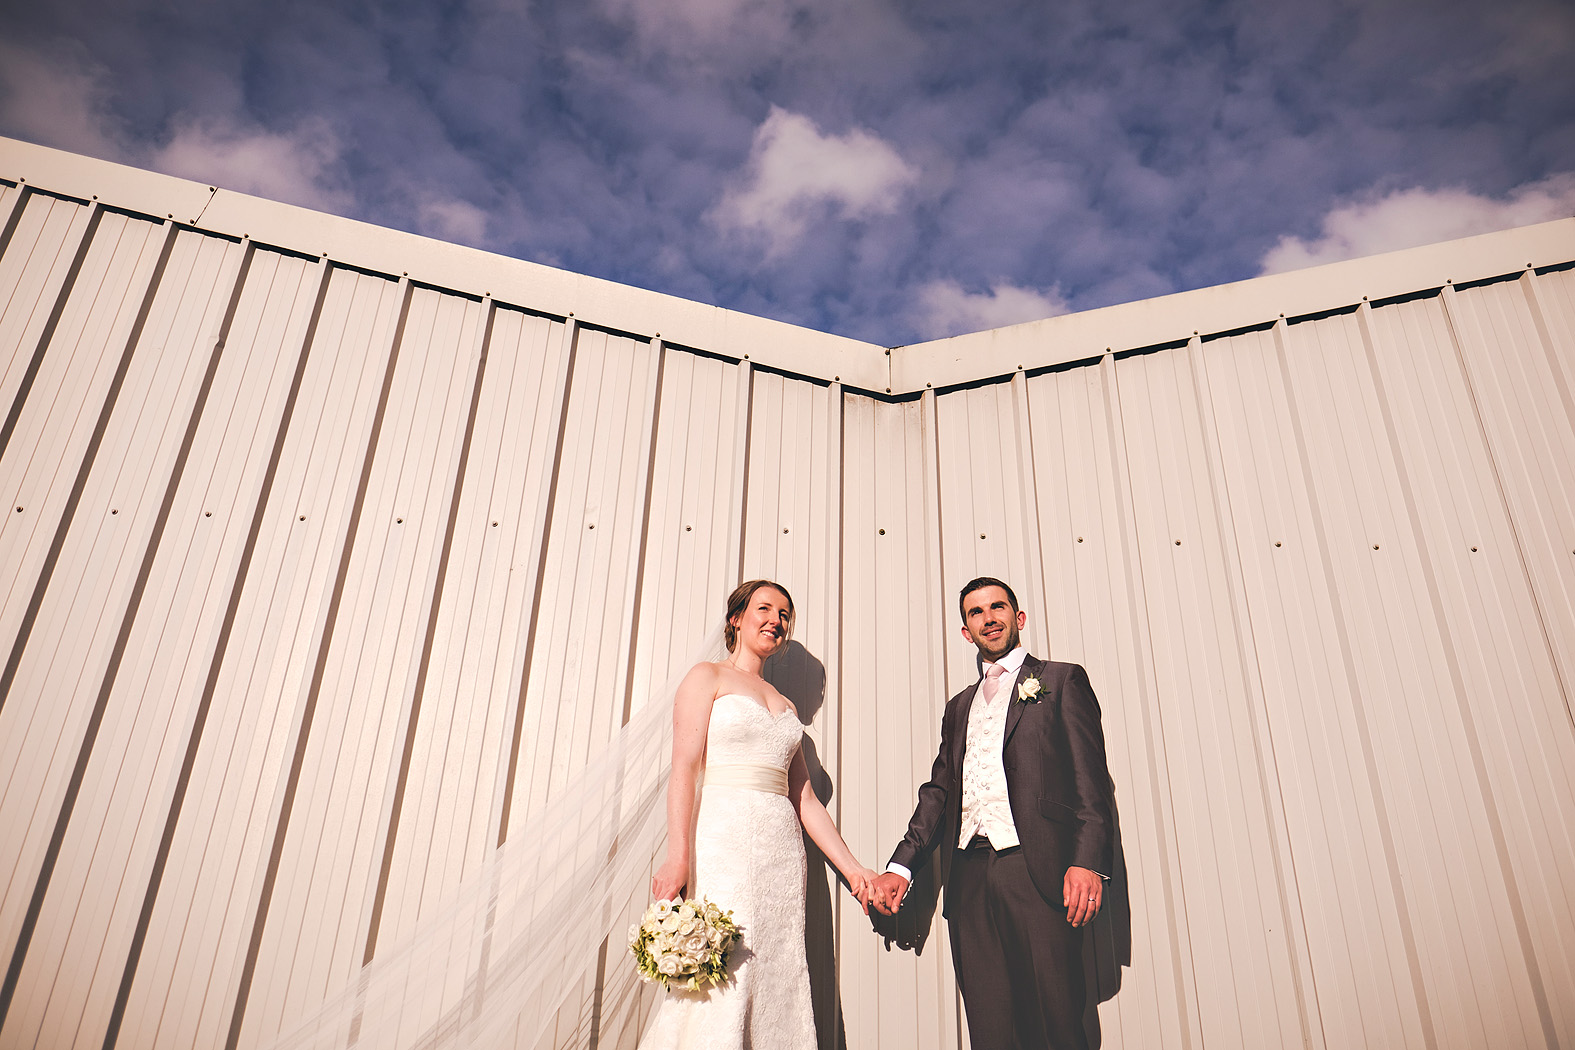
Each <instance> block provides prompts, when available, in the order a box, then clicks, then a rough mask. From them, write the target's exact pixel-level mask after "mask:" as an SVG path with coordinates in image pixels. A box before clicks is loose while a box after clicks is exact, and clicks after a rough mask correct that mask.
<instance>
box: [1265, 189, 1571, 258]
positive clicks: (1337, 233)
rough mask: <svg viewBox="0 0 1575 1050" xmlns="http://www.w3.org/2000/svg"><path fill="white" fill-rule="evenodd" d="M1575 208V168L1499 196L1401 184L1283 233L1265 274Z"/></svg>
mask: <svg viewBox="0 0 1575 1050" xmlns="http://www.w3.org/2000/svg"><path fill="white" fill-rule="evenodd" d="M1572 214H1575V172H1566V173H1563V174H1559V175H1553V176H1550V177H1548V178H1546V179H1542V180H1541V181H1539V182H1531V183H1527V184H1525V185H1524V186H1520V187H1518V188H1516V189H1515V190H1513V191H1512V192H1511V193H1510V194H1509V196H1508V197H1506V198H1504V199H1502V200H1497V199H1494V198H1492V197H1483V196H1478V195H1477V194H1474V193H1470V192H1468V191H1466V190H1461V189H1444V190H1426V189H1420V188H1416V189H1408V190H1396V191H1394V192H1392V193H1388V194H1385V195H1384V196H1382V197H1378V198H1376V199H1370V200H1364V201H1357V202H1354V203H1350V204H1342V205H1340V206H1339V207H1337V208H1335V209H1334V210H1333V211H1331V212H1329V213H1328V214H1327V215H1325V216H1324V218H1323V229H1322V233H1321V236H1319V237H1317V238H1315V239H1313V240H1311V241H1304V240H1302V239H1301V238H1300V237H1282V238H1280V242H1279V243H1278V244H1276V245H1275V246H1274V247H1273V248H1271V249H1270V250H1269V251H1268V253H1267V254H1265V255H1264V257H1263V262H1262V272H1263V273H1280V272H1283V271H1285V270H1298V269H1301V268H1302V267H1304V266H1317V265H1319V264H1320V263H1329V262H1338V261H1339V260H1341V259H1355V258H1360V257H1362V256H1366V255H1377V254H1378V253H1380V252H1390V251H1396V250H1398V249H1400V248H1414V247H1416V246H1417V245H1419V244H1433V243H1436V242H1438V241H1451V240H1455V239H1456V238H1459V237H1470V236H1473V235H1474V234H1479V233H1491V232H1493V231H1494V230H1507V229H1510V228H1511V227H1515V226H1527V225H1530V224H1532V223H1537V222H1547V221H1549V220H1550V219H1560V218H1565V217H1567V216H1569V215H1572Z"/></svg>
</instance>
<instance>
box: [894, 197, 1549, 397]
mask: <svg viewBox="0 0 1575 1050" xmlns="http://www.w3.org/2000/svg"><path fill="white" fill-rule="evenodd" d="M1571 259H1575V218H1571V219H1556V220H1554V221H1553V222H1545V223H1539V224H1537V225H1534V226H1522V227H1520V228H1519V229H1513V230H1503V231H1500V232H1497V233H1485V234H1481V235H1479V236H1476V237H1466V238H1462V239H1460V240H1455V241H1446V242H1443V243H1441V244H1429V245H1424V246H1422V247H1419V248H1407V249H1405V250H1403V251H1396V252H1387V253H1385V254H1383V255H1373V256H1368V257H1366V258H1362V259H1349V260H1346V261H1344V262H1337V263H1328V264H1326V265H1323V266H1314V267H1309V268H1307V269H1305V270H1292V271H1289V272H1287V273H1277V274H1269V275H1267V276H1263V277H1254V278H1251V279H1249V280H1245V281H1236V282H1234V283H1232V284H1221V285H1215V286H1213V287H1210V288H1199V289H1195V290H1193V291H1188V292H1177V293H1175V294H1173V295H1165V296H1159V297H1157V298H1154V299H1144V300H1141V301H1139V302H1133V303H1120V304H1118V305H1115V306H1107V307H1102V308H1101V309H1098V310H1087V311H1084V312H1082V313H1075V314H1062V315H1060V316H1058V317H1050V318H1046V319H1045V320H1042V321H1030V322H1027V323H1026V324H1019V325H1012V326H1010V327H1007V328H994V329H991V330H989V331H986V332H975V333H972V334H969V335H959V336H952V337H951V338H948V339H937V340H935V341H933V342H928V343H915V344H914V345H912V346H905V347H899V348H897V349H895V350H893V351H892V353H891V360H892V366H891V373H892V374H891V389H892V392H893V393H894V394H896V393H902V392H905V391H913V390H922V389H924V387H925V386H926V385H931V386H934V387H936V388H941V387H949V386H956V385H960V384H965V383H971V382H977V381H978V380H981V379H985V378H988V377H991V376H1002V375H1009V374H1011V373H1012V372H1015V371H1017V370H1018V369H1019V368H1021V369H1025V370H1032V369H1035V368H1044V367H1046V366H1050V365H1056V364H1064V363H1067V362H1072V361H1079V360H1085V359H1088V358H1094V357H1098V356H1100V355H1101V354H1103V353H1104V352H1105V351H1106V350H1107V349H1109V350H1114V351H1116V352H1118V353H1119V352H1120V351H1122V350H1132V349H1137V348H1139V347H1145V346H1155V345H1158V344H1161V343H1170V342H1176V341H1180V340H1185V339H1187V338H1188V337H1189V336H1191V335H1193V334H1194V333H1196V334H1200V335H1204V336H1208V335H1213V334H1217V333H1220V332H1229V331H1235V330H1238V329H1242V328H1248V327H1251V326H1253V325H1256V324H1262V323H1268V322H1272V321H1274V320H1275V319H1276V318H1278V317H1279V316H1280V315H1282V314H1283V315H1284V316H1286V317H1299V316H1303V315H1306V314H1316V313H1323V312H1325V311H1328V310H1333V309H1338V308H1340V307H1345V306H1355V305H1356V304H1358V303H1360V302H1361V301H1362V299H1363V298H1364V297H1365V298H1368V299H1371V300H1373V301H1377V300H1380V299H1388V298H1392V297H1395V296H1400V295H1407V294H1410V293H1412V292H1418V291H1423V290H1426V289H1429V288H1439V287H1442V286H1443V285H1444V284H1446V283H1448V282H1450V281H1453V282H1454V283H1455V284H1462V283H1465V282H1467V281H1478V280H1485V279H1488V278H1493V277H1500V276H1504V275H1510V274H1516V273H1519V272H1521V271H1523V270H1525V269H1526V267H1528V266H1534V267H1537V268H1539V269H1541V268H1543V267H1548V266H1557V265H1560V264H1562V263H1566V262H1568V261H1570V260H1571Z"/></svg>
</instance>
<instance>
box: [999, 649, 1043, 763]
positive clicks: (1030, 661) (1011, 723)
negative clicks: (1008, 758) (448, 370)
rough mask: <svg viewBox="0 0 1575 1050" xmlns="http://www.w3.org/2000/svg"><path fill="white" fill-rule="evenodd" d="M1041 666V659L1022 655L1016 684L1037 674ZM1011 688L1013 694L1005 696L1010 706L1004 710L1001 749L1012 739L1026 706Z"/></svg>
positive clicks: (1020, 683)
mask: <svg viewBox="0 0 1575 1050" xmlns="http://www.w3.org/2000/svg"><path fill="white" fill-rule="evenodd" d="M1043 667H1044V662H1043V661H1041V660H1035V659H1034V658H1033V657H1032V656H1024V657H1023V666H1022V667H1021V668H1020V669H1019V670H1018V672H1017V682H1016V685H1022V684H1023V683H1024V682H1026V681H1027V680H1028V679H1030V678H1032V677H1034V676H1035V675H1037V674H1038V673H1039V672H1040V670H1041V669H1042V668H1043ZM1013 688H1014V692H1013V694H1012V695H1011V696H1008V697H1007V698H1006V702H1007V703H1009V704H1011V705H1012V706H1011V707H1009V708H1007V710H1006V735H1005V736H1004V737H1002V739H1001V747H1002V748H1003V749H1004V748H1005V747H1006V745H1007V743H1008V742H1009V741H1010V740H1011V739H1012V731H1013V730H1015V729H1016V728H1017V723H1018V722H1021V721H1022V720H1023V711H1024V709H1026V708H1027V707H1028V705H1027V704H1022V703H1018V701H1017V695H1016V692H1015V686H1014V687H1013Z"/></svg>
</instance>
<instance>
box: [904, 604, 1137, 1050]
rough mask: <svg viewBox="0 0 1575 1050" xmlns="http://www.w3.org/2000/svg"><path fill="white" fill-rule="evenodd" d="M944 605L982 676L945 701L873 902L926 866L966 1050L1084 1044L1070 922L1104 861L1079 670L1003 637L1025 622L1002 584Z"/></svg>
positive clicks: (1101, 760)
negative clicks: (955, 616) (930, 867)
mask: <svg viewBox="0 0 1575 1050" xmlns="http://www.w3.org/2000/svg"><path fill="white" fill-rule="evenodd" d="M958 605H959V607H960V611H961V612H962V619H963V636H964V637H965V638H967V639H968V640H969V641H970V642H972V643H973V644H974V645H975V646H977V647H978V650H979V655H980V657H981V661H982V665H983V668H982V669H983V674H982V675H981V677H980V679H979V681H978V682H977V683H975V684H974V685H970V686H969V687H968V688H966V689H964V690H963V691H962V692H960V693H958V694H957V695H956V696H954V697H952V699H951V701H950V702H949V703H948V704H947V705H946V713H945V715H944V716H943V717H942V720H941V748H940V752H939V753H938V754H937V755H936V756H935V765H934V767H933V768H932V769H931V770H930V780H929V782H928V783H926V784H925V785H924V786H922V787H920V788H919V804H918V806H917V807H915V809H914V811H913V819H912V820H910V821H909V822H908V833H907V835H905V836H904V837H903V840H902V842H901V843H900V844H899V845H898V846H897V849H896V852H894V853H893V854H892V856H891V863H890V864H889V865H888V867H887V869H886V873H885V874H883V875H881V876H880V877H879V878H878V879H877V880H876V886H875V891H876V906H877V908H879V909H880V910H881V911H882V912H884V913H886V914H888V915H889V914H892V913H893V912H895V911H896V910H897V907H898V906H899V904H900V903H901V901H902V897H903V894H904V893H906V892H907V889H908V883H909V881H910V880H911V878H912V873H913V871H914V870H916V869H918V868H921V867H923V866H924V865H925V864H934V865H935V877H936V878H935V881H936V883H937V885H941V884H944V885H945V886H946V907H945V915H946V918H947V921H948V924H949V928H950V930H951V941H952V960H953V962H954V963H955V969H956V972H957V983H958V985H959V987H960V988H961V991H962V997H963V1005H964V1006H965V1007H966V1009H967V1013H968V1035H969V1040H970V1042H971V1044H972V1046H973V1048H974V1050H1041V1048H1053V1050H1084V1048H1085V1047H1087V1045H1088V1043H1087V1037H1086V1035H1085V1034H1084V1029H1083V1012H1084V1007H1085V1005H1086V1003H1085V997H1086V996H1085V989H1084V977H1083V954H1082V940H1083V931H1082V929H1081V927H1083V926H1084V925H1086V924H1087V923H1089V922H1090V921H1092V920H1093V918H1094V916H1095V915H1097V914H1098V913H1099V909H1100V906H1101V904H1102V903H1103V897H1104V879H1103V877H1102V875H1101V874H1100V873H1107V874H1108V873H1109V872H1111V871H1112V864H1113V860H1112V828H1113V821H1112V804H1111V782H1110V773H1109V771H1108V770H1107V769H1106V766H1105V738H1104V733H1103V731H1102V730H1101V729H1100V725H1099V702H1098V701H1097V700H1096V699H1094V690H1093V687H1092V686H1090V685H1089V682H1088V675H1087V673H1086V672H1085V671H1084V670H1083V668H1082V667H1080V666H1078V665H1077V664H1063V663H1055V662H1053V661H1046V660H1038V659H1035V658H1034V657H1032V656H1029V655H1028V653H1027V651H1026V650H1024V649H1023V648H1022V646H1021V645H1020V644H1019V643H1018V632H1019V631H1021V630H1022V628H1023V625H1024V624H1025V623H1026V622H1027V620H1028V617H1027V615H1026V614H1025V613H1023V612H1022V611H1021V610H1020V609H1018V607H1017V596H1016V595H1015V594H1013V593H1012V589H1011V588H1010V587H1008V586H1007V585H1006V584H1005V583H1002V582H1001V581H1000V580H997V579H994V578H992V577H980V578H979V579H976V580H972V581H970V582H969V583H968V584H967V585H966V586H964V587H963V589H962V593H961V594H960V595H959V598H958Z"/></svg>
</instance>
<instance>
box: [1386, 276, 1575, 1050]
mask: <svg viewBox="0 0 1575 1050" xmlns="http://www.w3.org/2000/svg"><path fill="white" fill-rule="evenodd" d="M1442 297H1443V302H1444V314H1445V317H1446V318H1447V319H1448V323H1449V334H1450V342H1451V343H1452V344H1453V346H1454V350H1455V358H1456V362H1457V363H1458V365H1459V367H1460V377H1461V381H1462V382H1463V383H1464V384H1465V387H1466V391H1467V395H1468V397H1469V399H1470V401H1471V411H1472V415H1473V417H1474V418H1475V420H1476V423H1477V427H1478V437H1479V438H1480V440H1481V441H1482V444H1483V448H1484V449H1485V450H1486V452H1487V456H1488V462H1489V464H1490V465H1491V467H1492V471H1493V481H1494V485H1495V487H1496V491H1497V493H1498V497H1499V499H1500V501H1502V505H1503V507H1504V516H1505V518H1506V520H1507V521H1508V522H1509V527H1510V534H1511V535H1512V536H1513V537H1514V540H1515V554H1516V557H1517V558H1518V559H1519V561H1520V564H1521V566H1522V570H1523V571H1524V569H1525V566H1526V554H1525V548H1524V546H1523V545H1522V543H1521V539H1520V532H1519V530H1518V529H1516V528H1515V518H1514V515H1513V514H1510V513H1509V503H1508V500H1507V499H1506V496H1505V492H1504V482H1503V472H1502V471H1501V470H1500V469H1499V465H1498V460H1497V458H1496V457H1495V456H1494V455H1493V445H1492V443H1491V442H1490V441H1488V440H1487V438H1488V435H1487V428H1486V427H1485V426H1484V425H1483V421H1482V410H1481V408H1480V406H1479V405H1478V403H1477V394H1476V388H1475V387H1474V386H1473V384H1472V382H1471V373H1470V372H1469V371H1468V370H1467V369H1466V360H1465V353H1464V348H1463V347H1462V341H1461V337H1460V317H1459V311H1460V304H1459V303H1458V302H1457V301H1456V299H1455V289H1454V286H1453V285H1447V286H1445V288H1444V290H1443V296H1442ZM1372 312H1373V308H1372V307H1371V306H1370V305H1369V304H1368V303H1366V302H1364V303H1362V305H1361V308H1360V309H1359V310H1358V311H1357V314H1356V317H1357V327H1358V328H1359V329H1360V330H1361V333H1362V347H1363V349H1364V350H1366V352H1367V366H1368V370H1369V371H1370V372H1371V373H1372V377H1373V388H1374V390H1375V391H1376V392H1377V395H1378V407H1379V411H1380V414H1381V415H1382V417H1383V421H1384V433H1385V434H1386V435H1387V436H1388V438H1389V447H1390V449H1391V454H1392V455H1393V456H1394V460H1395V470H1396V472H1397V473H1398V474H1399V480H1400V492H1401V495H1402V496H1404V497H1405V510H1406V516H1407V518H1408V519H1409V521H1410V525H1411V536H1412V539H1413V542H1415V544H1416V548H1417V560H1418V561H1419V562H1420V563H1421V566H1422V578H1423V580H1424V582H1426V584H1427V597H1428V600H1429V602H1430V603H1431V605H1432V607H1433V619H1434V622H1435V624H1436V625H1437V628H1438V635H1439V638H1440V640H1441V641H1442V642H1443V650H1444V665H1445V666H1446V667H1447V668H1448V670H1449V684H1450V686H1451V687H1452V688H1453V689H1454V692H1455V704H1456V707H1457V708H1458V710H1459V712H1460V725H1461V729H1462V730H1463V735H1464V736H1465V738H1466V745H1467V748H1468V750H1469V751H1470V752H1471V769H1472V772H1473V773H1475V774H1476V778H1477V790H1478V791H1479V792H1481V794H1482V800H1483V811H1484V813H1485V815H1486V817H1487V823H1488V830H1489V832H1490V833H1491V835H1492V837H1493V851H1494V855H1495V857H1496V859H1497V860H1498V865H1499V875H1500V877H1502V878H1503V880H1504V901H1505V903H1506V904H1507V905H1508V906H1509V911H1510V915H1512V916H1513V917H1514V920H1515V936H1516V939H1517V940H1518V941H1519V944H1520V952H1521V955H1522V956H1523V957H1524V959H1525V962H1526V974H1527V976H1528V977H1529V978H1530V981H1531V996H1532V999H1533V1001H1535V1003H1536V1004H1537V1019H1538V1020H1539V1021H1540V1022H1541V1024H1542V1035H1543V1038H1544V1039H1546V1040H1547V1044H1548V1046H1549V1048H1550V1050H1556V1048H1557V1047H1558V1045H1559V1037H1558V1031H1557V1029H1556V1028H1555V1027H1554V1024H1553V1012H1552V1009H1551V1007H1550V1006H1549V1003H1548V991H1547V987H1546V986H1545V984H1544V982H1543V980H1542V971H1541V968H1540V967H1539V966H1538V965H1537V952H1536V947H1535V946H1534V945H1533V944H1532V943H1531V928H1530V926H1529V925H1528V924H1527V922H1526V906H1525V902H1524V901H1522V900H1521V899H1520V884H1519V883H1518V882H1517V881H1516V879H1515V865H1514V861H1513V860H1512V859H1511V857H1510V851H1509V843H1508V842H1507V841H1506V840H1505V838H1504V823H1503V821H1502V820H1501V819H1500V817H1499V803H1498V798H1497V793H1496V792H1495V791H1494V789H1493V779H1492V777H1490V776H1489V775H1488V770H1487V760H1486V759H1485V758H1484V757H1483V754H1482V741H1481V738H1480V736H1479V734H1478V733H1477V723H1476V718H1475V717H1474V716H1473V713H1472V710H1471V703H1470V700H1469V699H1468V697H1467V690H1466V681H1465V675H1464V674H1463V673H1462V672H1461V670H1460V659H1459V657H1457V656H1456V655H1455V645H1454V641H1453V638H1452V633H1453V632H1451V631H1450V629H1449V618H1448V616H1447V615H1446V614H1445V613H1444V599H1443V595H1442V594H1441V592H1440V589H1439V586H1438V574H1437V572H1436V571H1435V570H1434V568H1433V558H1432V556H1431V555H1430V554H1429V553H1428V549H1427V540H1426V537H1425V535H1424V533H1423V531H1422V517H1421V514H1420V513H1419V512H1418V511H1417V508H1416V496H1415V494H1414V492H1413V490H1412V486H1411V476H1410V472H1409V471H1407V470H1406V467H1405V461H1404V460H1403V459H1402V458H1401V456H1402V452H1401V448H1400V438H1399V436H1398V434H1397V432H1396V430H1395V423H1394V414H1393V412H1391V410H1390V408H1389V394H1388V391H1386V390H1385V388H1384V382H1383V376H1382V375H1381V374H1380V373H1379V370H1378V352H1377V340H1376V338H1375V337H1374V336H1373V322H1372ZM1530 582H1531V581H1530V577H1529V575H1528V576H1527V583H1528V584H1530ZM1530 593H1531V600H1532V607H1533V608H1535V609H1536V611H1537V621H1538V623H1539V624H1540V625H1541V627H1542V640H1543V644H1544V645H1545V646H1547V647H1548V650H1547V651H1548V656H1549V664H1550V666H1551V667H1552V668H1553V674H1554V678H1555V680H1557V681H1558V682H1559V687H1560V690H1561V691H1562V690H1563V686H1564V683H1563V681H1562V679H1561V678H1560V676H1559V667H1558V661H1557V660H1555V659H1552V657H1553V650H1552V644H1551V641H1550V640H1549V638H1548V636H1547V620H1546V618H1545V617H1544V616H1543V615H1542V608H1541V606H1540V605H1539V604H1538V603H1537V597H1536V590H1535V588H1532V589H1531V591H1530ZM1568 695H1569V694H1568V693H1567V692H1566V693H1565V697H1566V700H1567V698H1568Z"/></svg>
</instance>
